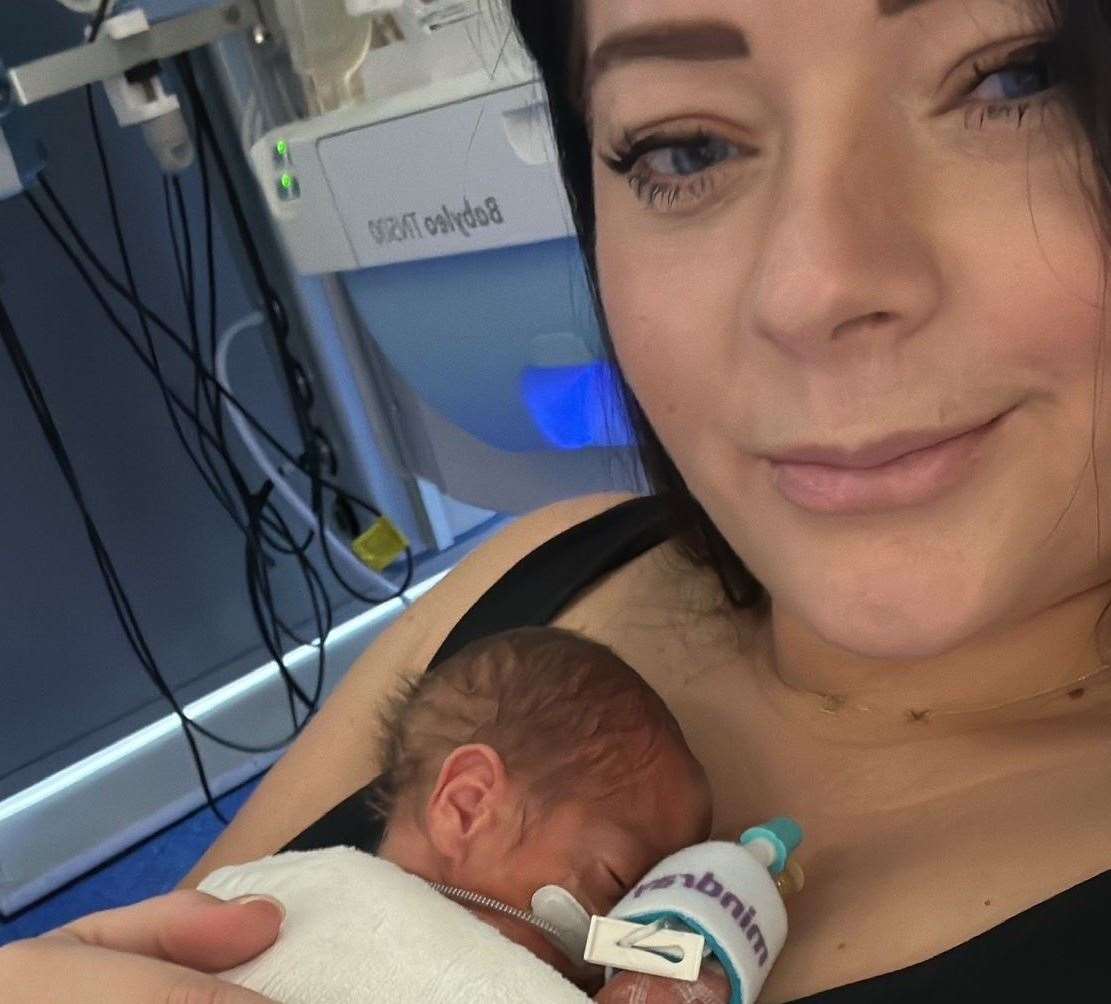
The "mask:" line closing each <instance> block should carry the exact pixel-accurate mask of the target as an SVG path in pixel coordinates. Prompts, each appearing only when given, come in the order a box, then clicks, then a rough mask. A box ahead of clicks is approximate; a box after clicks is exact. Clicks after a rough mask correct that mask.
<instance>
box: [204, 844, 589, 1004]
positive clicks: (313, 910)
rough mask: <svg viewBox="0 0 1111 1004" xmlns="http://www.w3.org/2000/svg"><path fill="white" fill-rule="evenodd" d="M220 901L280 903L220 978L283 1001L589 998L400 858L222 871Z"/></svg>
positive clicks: (304, 858) (438, 1003) (522, 1003)
mask: <svg viewBox="0 0 1111 1004" xmlns="http://www.w3.org/2000/svg"><path fill="white" fill-rule="evenodd" d="M199 888H200V889H201V891H202V892H207V893H209V894H211V895H213V896H217V897H219V898H220V899H233V898H235V897H237V896H245V895H248V894H250V893H267V894H269V895H271V896H275V897H277V898H278V899H279V900H281V902H282V904H283V905H284V906H285V908H286V911H287V916H286V921H285V925H284V927H283V928H282V933H281V934H280V935H279V937H278V940H277V942H276V943H275V944H274V945H273V947H271V948H269V949H268V950H267V951H265V952H263V953H262V955H260V956H259V957H258V958H257V959H254V960H253V961H251V962H248V963H246V964H245V965H242V966H239V967H237V968H236V969H233V970H231V971H230V972H228V973H225V974H223V977H224V979H227V980H230V981H232V982H234V983H237V984H239V985H241V986H245V987H248V988H250V989H251V990H256V991H258V992H259V993H261V994H264V995H266V996H268V997H270V998H272V999H273V1000H276V1001H279V1002H281V1004H532V1002H536V1004H587V1002H588V1001H589V1000H590V998H589V997H587V996H586V995H585V994H583V993H582V991H580V990H579V989H578V988H577V987H575V986H574V985H573V984H572V983H570V982H569V981H567V980H565V979H564V978H563V977H562V976H560V975H559V973H557V972H556V971H555V970H554V969H553V968H552V967H551V966H549V965H548V964H547V963H544V962H541V961H540V960H539V959H538V958H537V957H536V956H535V955H533V954H532V953H531V952H529V951H528V950H527V949H525V948H522V947H521V946H520V945H517V944H514V943H513V942H511V941H510V940H509V939H508V938H505V937H503V936H502V935H501V934H500V933H499V932H498V931H496V930H494V928H492V927H490V926H489V925H488V924H484V923H483V922H482V921H481V920H479V919H478V918H477V917H475V916H474V915H472V914H471V913H470V912H468V911H467V910H465V909H464V908H463V907H461V906H459V905H458V904H457V903H454V902H452V901H451V900H449V899H447V898H445V897H444V896H441V895H440V894H439V893H437V892H435V891H434V890H432V889H431V888H429V886H428V885H427V884H426V883H425V882H424V881H423V880H422V879H419V878H417V877H415V876H413V875H410V874H408V873H406V872H404V871H402V870H401V869H400V868H398V867H397V866H396V865H393V864H391V863H390V862H388V861H382V860H380V859H379V858H375V857H372V856H371V855H369V854H365V853H363V852H362V851H357V850H354V849H353V848H349V847H333V848H329V849H328V850H324V851H305V852H288V853H285V854H279V855H277V856H275V857H270V858H264V859H262V860H261V861H254V862H251V863H250V864H246V865H235V866H232V867H230V868H221V869H220V870H219V871H216V872H213V873H212V874H211V875H210V876H208V878H206V879H205V880H204V881H203V882H202V883H201V885H200V887H199Z"/></svg>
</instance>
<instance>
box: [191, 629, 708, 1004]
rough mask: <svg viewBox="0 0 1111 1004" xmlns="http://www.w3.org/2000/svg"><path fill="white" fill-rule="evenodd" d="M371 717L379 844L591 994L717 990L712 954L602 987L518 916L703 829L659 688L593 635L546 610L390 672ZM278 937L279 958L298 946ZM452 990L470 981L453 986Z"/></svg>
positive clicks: (691, 769) (690, 766)
mask: <svg viewBox="0 0 1111 1004" xmlns="http://www.w3.org/2000/svg"><path fill="white" fill-rule="evenodd" d="M383 724H384V742H383V751H382V752H383V756H382V764H383V768H382V774H381V777H380V779H379V784H378V785H376V789H377V793H378V794H377V797H378V800H379V804H378V805H377V806H376V808H377V809H378V810H379V811H380V812H381V813H382V815H383V816H384V818H385V819H386V830H385V835H384V837H383V840H382V842H381V845H380V847H379V850H378V854H377V858H378V859H379V860H380V861H385V862H389V863H391V864H392V865H393V866H396V868H397V869H400V871H399V872H397V874H398V875H400V876H402V878H405V876H404V875H403V874H402V873H408V876H415V877H419V878H420V879H423V880H424V881H425V882H427V883H429V885H430V886H432V888H434V889H435V890H436V893H440V894H442V895H445V896H447V897H448V898H449V899H453V900H455V901H456V903H458V904H459V905H460V906H463V907H466V908H467V909H468V910H470V911H471V912H472V913H473V914H474V915H475V916H476V917H477V918H478V919H480V920H482V921H484V922H485V923H486V924H488V925H489V926H490V927H493V928H495V929H496V930H497V931H499V932H500V933H501V934H502V935H504V937H505V938H506V939H508V940H509V941H511V942H514V943H516V944H517V945H518V946H521V947H523V948H525V949H527V950H528V951H529V952H531V953H532V954H533V955H535V956H536V957H538V958H539V959H540V960H541V961H543V962H546V963H548V965H550V966H551V967H553V968H554V969H555V970H556V971H557V972H558V973H559V974H560V975H561V976H563V977H564V978H565V979H567V980H569V981H570V982H571V983H573V984H575V985H576V986H577V987H578V988H580V990H582V991H583V992H585V993H587V994H597V996H596V997H595V1000H597V1001H603V1002H607V1004H626V1002H635V1004H667V1002H672V1001H675V1002H678V1001H682V1002H685V1004H696V1002H699V1001H705V1002H707V1004H718V1002H724V1001H728V999H729V984H728V980H727V979H726V978H725V976H724V974H723V972H722V970H720V969H719V968H717V967H716V966H715V965H713V964H711V963H707V964H704V965H703V967H702V968H703V974H702V978H701V980H700V982H699V983H698V984H693V985H692V984H690V983H679V982H677V981H673V980H667V979H662V978H657V977H647V976H641V975H639V974H634V973H622V974H619V975H618V976H617V977H616V978H615V979H613V980H611V981H610V982H609V983H608V984H606V985H605V987H603V986H602V983H603V979H604V972H603V970H602V969H601V968H600V967H597V966H588V965H587V964H585V963H584V962H583V961H582V960H581V957H580V958H579V959H578V960H577V961H576V960H574V959H572V958H570V957H569V955H568V953H566V952H565V951H564V950H562V949H561V948H560V947H557V945H556V943H555V942H554V941H553V940H549V937H548V936H547V935H546V934H545V933H544V932H543V931H541V930H540V928H539V927H537V926H536V925H535V924H533V923H530V922H529V920H528V919H525V916H528V915H531V914H532V913H533V903H532V901H533V894H534V893H536V892H537V890H540V889H543V888H544V887H546V886H559V887H562V889H564V890H566V891H567V892H569V893H570V894H571V895H572V896H573V897H574V898H575V899H576V900H577V901H578V903H579V904H581V905H582V907H583V908H585V910H586V912H587V913H588V914H599V915H605V914H607V913H609V912H610V911H611V910H612V909H613V908H614V907H615V906H616V904H617V903H618V901H619V900H621V899H622V898H623V897H624V895H625V894H626V893H627V892H628V891H629V890H630V888H632V887H633V886H635V885H636V883H637V882H638V881H639V880H640V879H641V878H642V877H643V876H644V875H645V874H646V873H647V872H648V871H649V870H650V869H651V868H652V867H653V866H654V865H655V864H656V863H657V862H659V861H660V860H662V859H663V858H665V857H667V856H669V855H671V854H673V853H674V852H676V851H679V850H681V849H683V848H685V847H689V846H690V845H692V844H698V843H701V842H702V841H704V840H706V839H707V838H708V837H709V833H710V823H711V815H712V807H711V796H710V789H709V785H708V782H707V779H706V774H705V771H704V770H703V768H702V766H701V764H699V763H698V761H697V760H696V759H695V758H694V756H693V754H692V753H691V751H690V749H689V748H688V746H687V744H686V741H685V739H684V737H683V734H682V731H681V730H680V728H679V725H678V723H677V722H676V721H675V718H674V717H673V716H672V714H671V712H670V711H669V710H668V709H667V706H666V705H665V704H664V702H663V701H662V700H661V698H660V697H659V696H658V695H657V694H656V693H655V691H653V690H652V689H651V688H650V687H649V686H648V685H647V684H646V683H645V682H644V680H643V679H641V677H640V676H639V675H638V674H637V673H636V672H635V671H634V670H633V669H632V668H631V667H630V666H629V665H628V664H627V663H625V662H624V661H622V660H621V659H620V658H618V656H617V655H615V654H614V653H613V652H612V651H611V650H610V649H608V648H606V647H605V646H603V645H600V644H597V643H595V642H592V641H589V640H587V639H585V638H582V637H580V636H579V635H577V634H574V633H572V632H569V631H563V630H558V629H554V628H524V629H517V630H513V631H507V632H504V633H502V634H498V635H494V636H492V637H489V638H485V639H481V640H479V641H477V642H474V643H472V644H470V645H469V646H467V647H466V648H464V649H463V650H461V651H460V652H458V653H457V654H456V655H454V656H453V657H451V658H450V659H447V660H445V661H444V662H443V663H441V664H440V665H439V666H438V667H437V668H436V669H435V670H434V671H433V672H429V673H426V674H424V675H422V676H421V677H419V678H417V679H416V680H414V681H413V682H411V683H409V684H407V685H406V686H405V688H404V692H403V693H402V694H401V695H399V696H398V697H397V699H396V700H395V701H393V702H392V704H391V705H390V706H389V707H388V708H387V709H386V712H385V715H384V722H383ZM322 853H330V852H322ZM271 860H274V859H271ZM244 867H245V868H246V869H248V870H249V869H251V868H252V866H250V865H248V866H244ZM294 867H295V869H306V868H309V867H311V866H310V865H308V864H305V865H302V864H301V863H300V862H295V864H294ZM220 874H221V873H216V875H214V876H212V877H210V879H212V880H215V881H216V883H217V894H220V892H219V891H218V889H219V885H220V884H221V883H224V891H225V892H227V891H228V890H229V889H231V887H230V886H228V885H227V884H226V882H227V879H221V878H220ZM299 874H304V875H305V878H304V879H303V880H301V884H302V885H304V883H306V882H311V878H310V877H309V874H308V872H307V871H302V872H299ZM245 877H249V876H248V875H247V873H243V874H241V875H240V876H239V878H240V879H244V878H245ZM406 880H408V879H406ZM202 888H204V886H203V885H202ZM244 888H248V889H249V888H251V887H250V886H249V884H248V885H247V886H244ZM384 888H385V887H383V889H384ZM262 891H265V890H262ZM422 891H423V890H422ZM231 892H232V894H234V890H231ZM383 894H384V893H383V892H379V893H377V894H376V895H379V896H380V895H383ZM413 895H414V896H415V895H416V890H415V889H414V892H413ZM432 895H435V893H432ZM338 898H339V897H338V896H337V899H338ZM483 898H484V902H483V903H481V904H478V905H476V904H475V902H474V901H475V900H476V899H483ZM421 899H422V901H424V900H423V897H421ZM314 900H316V901H319V896H315V897H314ZM413 902H414V904H415V903H416V899H414V901H413ZM430 908H431V904H430V903H426V905H425V906H424V907H417V906H415V905H414V907H413V910H416V911H419V910H421V909H424V910H427V909H430ZM507 908H508V911H509V912H507ZM344 909H345V908H344V907H342V906H340V905H338V903H337V905H336V906H335V908H334V910H333V913H336V912H337V911H338V912H339V913H340V914H342V912H343V911H344ZM347 909H350V908H349V907H348V908H347ZM515 913H520V914H524V915H525V916H519V915H514V914H515ZM394 916H396V914H395V915H394ZM413 916H419V913H417V914H414V913H410V917H413ZM290 919H291V920H292V919H294V918H293V917H291V918H290ZM287 926H288V925H287ZM382 944H383V948H385V943H382ZM289 945H290V947H288V948H287V949H286V952H287V955H286V957H285V959H284V960H283V961H282V962H280V963H278V964H279V965H286V964H288V958H302V957H303V955H304V953H305V952H308V951H311V950H312V949H311V948H310V945H309V943H308V942H304V941H302V942H296V941H294V942H290V943H289ZM297 945H301V947H296V946H297ZM476 950H477V951H479V952H480V953H481V951H482V949H481V947H477V946H476ZM317 951H319V945H318V946H317ZM346 951H352V949H350V948H349V949H346ZM355 951H356V952H358V951H359V950H358V949H355ZM299 953H300V954H299ZM442 964H443V965H448V966H450V965H451V963H450V960H444V961H443V963H442ZM451 971H453V972H455V971H456V970H455V969H452V970H451ZM487 971H489V970H487ZM552 978H553V979H556V980H557V981H558V977H555V974H552ZM255 989H265V988H264V987H262V986H255ZM568 989H571V988H568ZM472 990H473V988H472ZM459 993H460V1000H464V999H469V998H468V996H467V994H468V988H467V986H460V987H459ZM395 994H396V991H395ZM472 996H473V994H472ZM307 999H311V998H307ZM371 999H373V998H371ZM437 999H439V998H437ZM445 999H446V998H445ZM487 999H488V998H487Z"/></svg>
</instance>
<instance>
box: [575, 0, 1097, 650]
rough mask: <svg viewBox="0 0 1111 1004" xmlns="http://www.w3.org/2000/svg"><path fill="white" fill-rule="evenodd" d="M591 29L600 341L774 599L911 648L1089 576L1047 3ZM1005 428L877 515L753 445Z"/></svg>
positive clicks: (863, 6) (1075, 296)
mask: <svg viewBox="0 0 1111 1004" xmlns="http://www.w3.org/2000/svg"><path fill="white" fill-rule="evenodd" d="M902 8H905V9H902ZM585 22H586V35H587V60H588V64H589V63H590V60H591V56H592V55H593V56H594V57H595V61H594V64H593V69H592V71H591V72H589V73H588V78H587V79H588V82H589V92H588V96H587V101H588V110H589V115H590V117H591V120H592V135H593V145H594V178H595V190H596V204H597V258H598V267H599V275H600V280H601V291H602V297H603V302H604V306H605V310H606V314H607V318H608V321H609V325H610V328H611V331H612V334H613V339H614V343H615V347H616V350H617V354H618V357H619V359H620V362H621V364H622V367H623V369H624V371H625V374H626V376H627V378H628V380H629V382H630V384H631V385H632V387H633V389H634V391H635V393H636V395H637V397H638V399H639V401H640V402H641V404H642V406H643V408H644V410H645V412H646V413H647V415H648V417H649V419H650V420H651V422H652V424H653V426H654V428H655V429H656V432H657V434H658V435H659V437H660V439H661V441H662V442H663V444H664V446H665V448H666V449H667V450H668V452H669V453H670V455H671V457H672V458H673V460H674V461H675V463H676V464H677V466H678V467H679V469H680V471H681V472H682V474H683V476H684V478H685V479H686V481H687V483H688V485H689V486H690V488H691V490H692V491H693V493H694V494H695V495H696V497H697V498H698V499H699V500H700V501H701V502H702V504H703V505H704V506H705V508H706V510H707V512H708V513H709V515H710V517H711V518H712V519H713V520H714V522H715V523H716V524H717V526H718V527H719V528H720V529H721V531H722V533H723V534H724V535H725V536H726V538H727V539H728V540H729V542H730V543H731V544H732V546H733V547H734V548H735V549H736V551H737V553H738V554H739V555H741V557H742V558H743V559H744V561H745V562H746V564H747V565H748V567H749V568H750V569H751V570H752V571H753V573H754V574H755V575H756V576H757V578H758V579H759V580H760V581H761V582H762V583H763V584H764V585H765V586H766V587H767V588H768V589H769V591H770V592H771V594H772V596H773V597H774V599H775V602H776V604H777V606H782V607H783V608H784V609H790V610H793V611H795V612H796V613H797V614H798V615H799V616H801V617H802V618H804V619H805V620H806V621H807V622H808V623H809V624H810V625H812V627H813V628H814V630H815V631H816V632H817V633H818V634H819V635H821V636H822V637H824V638H825V639H826V640H827V641H829V642H831V643H834V644H840V645H842V646H843V647H845V648H846V649H850V650H853V651H857V652H860V653H865V654H870V655H874V656H877V657H881V656H886V657H889V658H899V657H907V658H910V657H914V656H921V657H925V656H927V655H929V654H932V653H937V652H941V651H944V650H946V649H948V648H950V647H952V646H953V645H955V644H956V642H958V641H959V640H961V639H962V638H969V637H972V636H973V635H974V634H976V633H977V632H980V631H983V630H985V629H986V628H988V627H989V626H991V625H993V624H999V623H1002V622H1004V621H1006V620H1008V619H1017V618H1018V617H1021V616H1024V615H1029V614H1030V613H1032V612H1035V611H1037V610H1041V609H1044V608H1046V607H1048V606H1049V605H1051V604H1053V603H1055V602H1058V601H1059V600H1061V599H1063V598H1065V597H1068V596H1072V595H1074V594H1075V593H1077V592H1078V591H1080V590H1083V589H1087V588H1091V587H1093V586H1095V585H1097V584H1100V583H1102V582H1104V581H1106V580H1107V579H1108V578H1111V575H1109V573H1108V570H1107V568H1106V567H1105V566H1106V564H1107V558H1106V557H1105V555H1104V554H1102V553H1099V554H1097V541H1098V540H1105V539H1107V538H1108V536H1109V535H1108V532H1107V531H1108V529H1109V527H1108V526H1106V525H1105V526H1103V527H1102V528H1099V527H1097V501H1096V500H1097V489H1098V488H1099V487H1100V484H1099V480H1100V477H1101V475H1102V474H1103V472H1104V471H1105V470H1108V469H1111V466H1109V465H1111V455H1109V453H1111V443H1109V439H1108V435H1107V433H1106V431H1105V430H1108V429H1111V414H1109V408H1108V405H1107V404H1106V403H1105V402H1104V401H1103V400H1102V397H1101V395H1100V394H1099V390H1100V389H1101V382H1102V380H1103V376H1104V373H1103V369H1104V357H1103V352H1102V348H1103V339H1104V336H1105V334H1106V328H1107V324H1106V320H1105V318H1104V315H1103V314H1102V312H1101V308H1100V297H1101V277H1102V259H1101V248H1100V242H1099V239H1098V237H1097V236H1096V226H1097V224H1096V221H1095V217H1094V215H1093V213H1092V210H1091V208H1090V204H1089V202H1088V201H1087V200H1086V198H1085V196H1084V194H1083V187H1082V186H1083V184H1084V182H1085V180H1086V179H1085V178H1084V175H1085V174H1087V175H1088V176H1089V178H1090V172H1091V170H1092V168H1091V166H1090V157H1089V154H1088V153H1087V152H1086V150H1084V149H1083V147H1082V144H1081V143H1080V141H1078V139H1077V130H1076V129H1075V128H1074V126H1073V125H1072V123H1071V120H1070V118H1069V116H1068V114H1067V111H1066V109H1065V107H1064V105H1063V102H1062V99H1061V97H1060V96H1059V94H1058V93H1057V92H1056V91H1055V90H1054V88H1053V83H1054V79H1053V71H1052V67H1051V61H1052V57H1051V55H1049V52H1048V50H1047V49H1046V48H1045V47H1044V45H1043V43H1045V42H1046V41H1047V40H1048V38H1049V37H1050V27H1051V26H1050V24H1049V21H1048V18H1047V16H1046V14H1045V13H1044V8H1042V7H1040V6H1039V5H1037V4H1034V3H1023V2H1020V0H918V2H916V3H915V2H910V0H902V2H897V0H837V2H836V3H831V2H828V0H776V2H774V3H769V2H767V0H586V7H585ZM661 26H666V27H661ZM607 43H615V44H608V45H607ZM600 46H605V47H606V50H608V52H607V51H606V50H603V53H604V55H600V54H599V52H598V50H599V47H600ZM1004 413H1007V415H1006V417H1005V418H1004V419H1003V420H1002V422H1000V423H999V424H998V425H997V426H995V427H993V429H992V430H991V431H990V432H989V433H988V434H987V435H986V437H984V438H983V439H982V441H981V442H980V444H979V446H978V447H977V449H976V450H975V451H973V452H972V453H971V454H970V455H969V456H967V457H966V458H965V462H964V465H963V467H962V471H961V472H960V473H959V474H958V475H957V476H953V475H952V472H950V475H951V476H950V478H949V482H948V483H947V484H946V485H945V486H943V487H942V488H941V489H939V490H935V491H933V492H932V494H926V495H923V496H920V497H911V496H907V497H905V498H904V499H903V500H902V502H895V501H890V500H889V501H887V502H875V501H873V502H872V503H871V504H870V505H857V506H855V507H854V506H851V505H848V504H846V503H844V501H843V504H842V505H841V507H840V508H839V509H838V508H837V506H836V504H835V503H834V502H830V504H829V505H828V506H827V507H825V508H823V507H822V505H821V504H817V503H813V502H811V503H808V504H800V503H799V501H798V498H797V496H795V497H792V498H788V497H787V495H785V494H784V492H783V491H781V490H780V489H779V488H777V473H776V468H775V467H774V466H773V464H772V463H771V461H769V460H768V459H767V455H768V454H774V453H779V452H781V451H784V450H787V449H791V448H795V447H801V446H805V445H819V446H829V447H836V448H841V449H844V450H848V451H854V450H858V449H860V448H863V447H865V446H868V445H870V444H873V443H875V442H876V441H877V440H879V439H882V438H884V437H887V436H889V435H892V434H896V433H905V432H920V431H928V432H937V433H941V432H944V431H949V432H950V433H953V432H957V431H963V430H967V429H970V428H972V427H974V426H978V425H981V424H983V423H985V422H987V421H988V420H990V419H994V418H995V417H996V416H1000V415H1002V414H1004ZM1093 430H1094V438H1093ZM937 438H939V439H940V438H942V437H941V436H940V435H939V436H938V437H937ZM927 466H928V465H927ZM920 476H921V477H923V478H928V477H929V476H930V472H929V471H921V472H920ZM903 487H904V489H905V487H906V486H905V485H904V486H903ZM1103 487H1104V488H1105V489H1106V485H1104V486H1103ZM1102 509H1103V510H1104V513H1106V511H1108V510H1109V509H1111V507H1108V506H1106V505H1104V506H1103V507H1102ZM1104 518H1106V516H1104ZM1100 529H1102V536H1098V537H1097V531H1098V530H1100Z"/></svg>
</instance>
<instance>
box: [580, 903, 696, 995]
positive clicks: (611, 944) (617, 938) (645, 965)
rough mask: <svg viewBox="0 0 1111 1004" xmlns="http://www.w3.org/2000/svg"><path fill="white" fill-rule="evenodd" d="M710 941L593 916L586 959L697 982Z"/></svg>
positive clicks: (653, 927) (612, 966)
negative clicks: (707, 944) (707, 943)
mask: <svg viewBox="0 0 1111 1004" xmlns="http://www.w3.org/2000/svg"><path fill="white" fill-rule="evenodd" d="M705 949H706V939H705V938H704V937H703V936H702V935H701V934H695V933H694V932H692V931H672V930H668V929H667V928H660V927H659V926H658V925H656V924H632V923H629V922H628V921H625V920H614V919H612V918H610V917H593V918H591V921H590V932H589V934H588V935H587V939H586V951H585V953H584V954H583V958H584V959H585V960H586V961H587V962H592V963H594V964H595V965H598V966H607V967H609V968H611V969H625V970H628V971H630V972H634V973H647V974H648V975H649V976H667V977H669V978H670V979H673V980H684V981H685V982H687V983H694V982H695V980H697V979H698V974H699V972H700V971H701V969H702V958H703V956H704V954H705Z"/></svg>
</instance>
